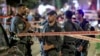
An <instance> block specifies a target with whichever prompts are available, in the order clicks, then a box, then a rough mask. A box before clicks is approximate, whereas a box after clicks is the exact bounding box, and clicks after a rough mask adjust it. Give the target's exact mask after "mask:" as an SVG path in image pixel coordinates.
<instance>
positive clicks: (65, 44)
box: [62, 42, 75, 49]
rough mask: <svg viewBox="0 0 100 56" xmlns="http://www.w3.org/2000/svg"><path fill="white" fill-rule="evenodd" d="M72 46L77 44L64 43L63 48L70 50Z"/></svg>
mask: <svg viewBox="0 0 100 56" xmlns="http://www.w3.org/2000/svg"><path fill="white" fill-rule="evenodd" d="M71 45H75V43H74V42H68V43H64V44H63V45H62V48H67V49H70V48H71V47H70V46H71Z"/></svg>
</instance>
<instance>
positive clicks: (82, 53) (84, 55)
mask: <svg viewBox="0 0 100 56" xmlns="http://www.w3.org/2000/svg"><path fill="white" fill-rule="evenodd" d="M75 56H87V51H84V52H78V51H76V53H75Z"/></svg>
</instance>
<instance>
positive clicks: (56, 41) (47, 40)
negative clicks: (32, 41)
mask: <svg viewBox="0 0 100 56" xmlns="http://www.w3.org/2000/svg"><path fill="white" fill-rule="evenodd" d="M60 31H61V28H60V27H58V25H57V23H55V24H54V25H53V26H49V24H46V25H45V28H44V32H60ZM42 42H43V45H45V44H48V45H54V48H52V49H49V50H44V51H42V52H44V53H43V56H59V52H60V51H61V43H62V40H61V38H60V37H59V36H52V37H50V36H45V37H43V40H42Z"/></svg>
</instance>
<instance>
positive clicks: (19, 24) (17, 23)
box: [12, 14, 30, 55]
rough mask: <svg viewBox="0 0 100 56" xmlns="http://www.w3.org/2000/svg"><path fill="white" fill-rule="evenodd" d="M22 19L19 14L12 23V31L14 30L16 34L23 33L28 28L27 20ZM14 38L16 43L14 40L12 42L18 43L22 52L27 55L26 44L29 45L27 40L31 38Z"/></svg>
mask: <svg viewBox="0 0 100 56" xmlns="http://www.w3.org/2000/svg"><path fill="white" fill-rule="evenodd" d="M22 19H23V17H22V16H21V15H19V14H18V15H16V16H15V19H14V21H13V23H12V24H13V29H12V30H13V31H12V32H14V33H15V34H17V33H22V32H23V31H24V30H25V28H26V25H25V22H24V21H23V20H22ZM27 31H28V30H27ZM27 31H26V32H27ZM14 40H15V41H14V42H15V43H14V42H13V41H12V44H13V45H15V46H16V45H17V47H18V48H19V49H20V50H21V51H22V53H23V54H24V55H26V52H27V46H26V45H27V42H28V41H29V40H30V38H28V37H22V38H18V37H17V39H16V38H14Z"/></svg>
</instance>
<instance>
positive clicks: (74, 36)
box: [16, 31, 100, 42]
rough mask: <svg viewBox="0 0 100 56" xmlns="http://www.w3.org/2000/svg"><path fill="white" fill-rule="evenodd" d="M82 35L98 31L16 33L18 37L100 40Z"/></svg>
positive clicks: (99, 32)
mask: <svg viewBox="0 0 100 56" xmlns="http://www.w3.org/2000/svg"><path fill="white" fill-rule="evenodd" d="M82 35H100V31H78V32H46V33H20V34H16V36H18V37H22V36H70V37H73V38H78V39H83V40H88V41H92V42H100V39H96V38H91V37H87V36H82Z"/></svg>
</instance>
